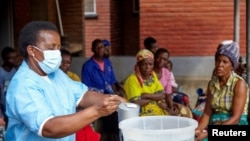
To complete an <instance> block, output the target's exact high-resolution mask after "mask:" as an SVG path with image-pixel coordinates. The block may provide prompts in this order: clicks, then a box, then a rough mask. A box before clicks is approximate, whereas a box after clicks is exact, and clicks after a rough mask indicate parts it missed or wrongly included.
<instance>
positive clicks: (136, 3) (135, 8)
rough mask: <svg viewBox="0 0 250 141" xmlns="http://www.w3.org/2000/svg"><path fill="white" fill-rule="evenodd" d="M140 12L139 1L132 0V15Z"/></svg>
mask: <svg viewBox="0 0 250 141" xmlns="http://www.w3.org/2000/svg"><path fill="white" fill-rule="evenodd" d="M139 10H140V6H139V0H133V13H135V14H138V13H139Z"/></svg>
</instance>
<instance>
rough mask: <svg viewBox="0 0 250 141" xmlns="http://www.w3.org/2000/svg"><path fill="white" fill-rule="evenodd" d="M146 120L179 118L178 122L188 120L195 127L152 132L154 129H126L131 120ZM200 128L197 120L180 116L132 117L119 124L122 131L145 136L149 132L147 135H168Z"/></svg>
mask: <svg viewBox="0 0 250 141" xmlns="http://www.w3.org/2000/svg"><path fill="white" fill-rule="evenodd" d="M139 118H140V119H141V120H144V119H147V118H150V119H151V118H155V119H156V120H162V119H166V118H169V119H176V118H178V120H179V119H180V120H188V122H191V123H192V124H193V125H190V126H187V127H180V128H176V129H175V128H174V129H161V130H152V129H138V128H130V127H125V126H127V122H129V121H130V120H135V119H136V120H138V119H139ZM197 127H198V122H197V121H196V120H195V119H192V118H188V117H180V116H169V115H168V116H166V115H162V116H141V117H132V118H129V119H125V120H123V121H121V122H119V128H120V129H121V131H122V132H123V131H129V132H136V133H143V134H145V132H147V134H162V133H164V134H168V133H170V134H171V133H177V132H185V131H190V130H193V131H194V130H195V128H197Z"/></svg>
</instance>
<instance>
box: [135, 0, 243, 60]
mask: <svg viewBox="0 0 250 141" xmlns="http://www.w3.org/2000/svg"><path fill="white" fill-rule="evenodd" d="M245 2H246V1H240V6H241V7H240V8H241V11H240V47H241V48H240V52H241V54H245V52H246V47H245V45H246V40H245V39H246V28H245V27H246V20H245V17H246V8H245V6H246V3H245ZM139 33H140V47H141V48H143V40H144V39H145V38H146V37H147V36H153V37H155V38H156V39H157V40H158V45H159V46H160V47H165V48H167V49H168V50H169V51H170V53H171V56H209V55H213V54H214V52H215V49H216V48H217V45H218V43H220V42H221V41H222V40H225V39H232V40H233V38H234V1H233V0H223V1H222V0H221V1H218V0H196V1H195V0H178V1H177V0H167V1H166V0H143V1H140V32H139Z"/></svg>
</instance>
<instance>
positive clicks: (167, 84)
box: [154, 48, 192, 118]
mask: <svg viewBox="0 0 250 141" xmlns="http://www.w3.org/2000/svg"><path fill="white" fill-rule="evenodd" d="M169 56H170V53H169V51H168V50H167V49H165V48H159V49H158V50H157V51H156V52H155V54H154V59H155V62H154V72H155V73H156V74H157V77H158V79H159V80H160V82H161V84H162V85H163V88H164V90H165V94H166V96H165V101H163V103H161V102H160V103H161V104H160V106H161V107H162V108H163V109H165V110H167V111H168V113H170V114H171V115H179V116H185V117H191V118H192V112H191V110H190V108H189V107H187V106H184V105H182V104H178V103H176V102H174V101H173V98H172V94H173V89H172V84H171V73H170V71H169V70H168V69H167V68H166V67H165V66H166V64H167V63H168V59H169ZM158 103H159V102H158Z"/></svg>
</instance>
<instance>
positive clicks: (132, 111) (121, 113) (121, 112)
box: [118, 103, 140, 122]
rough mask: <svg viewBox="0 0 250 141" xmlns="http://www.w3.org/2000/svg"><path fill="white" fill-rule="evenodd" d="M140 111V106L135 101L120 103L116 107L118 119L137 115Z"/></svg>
mask: <svg viewBox="0 0 250 141" xmlns="http://www.w3.org/2000/svg"><path fill="white" fill-rule="evenodd" d="M139 113H140V106H139V105H137V104H135V103H121V104H120V105H119V107H118V121H119V122H120V121H122V120H124V119H128V118H132V117H138V116H139Z"/></svg>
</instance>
